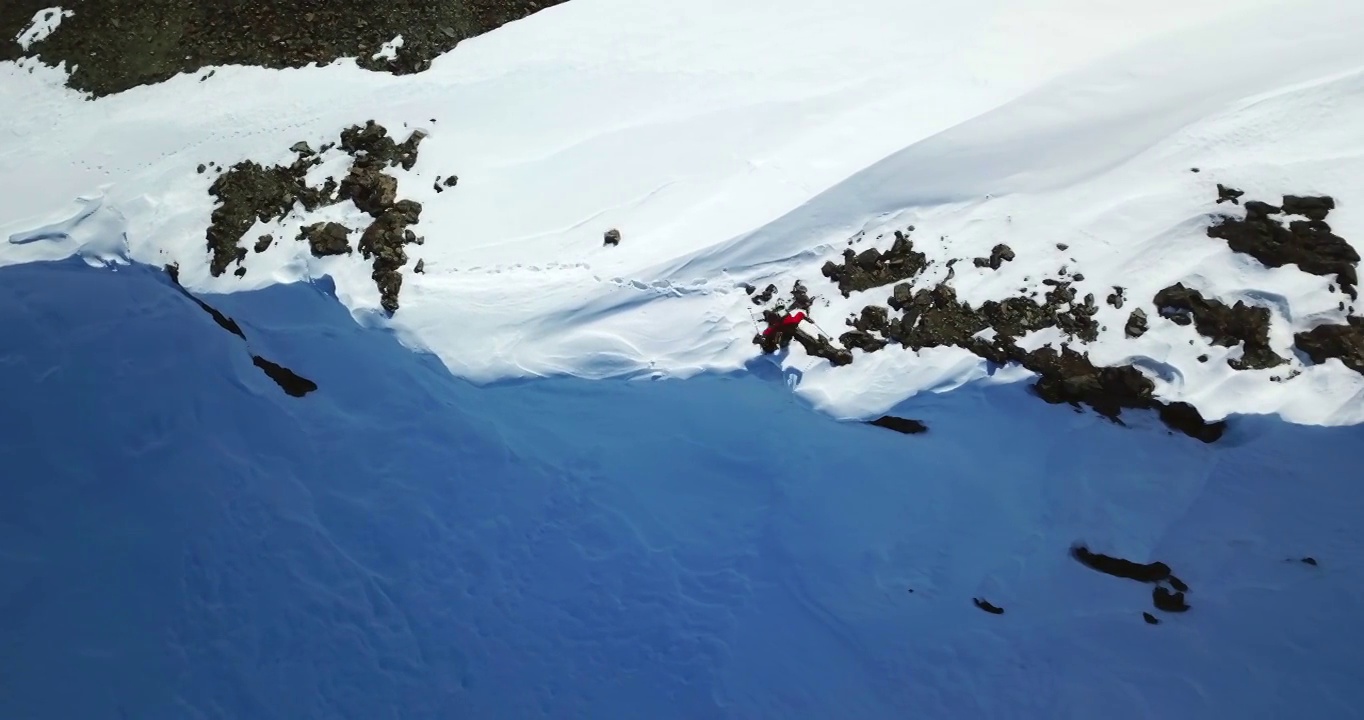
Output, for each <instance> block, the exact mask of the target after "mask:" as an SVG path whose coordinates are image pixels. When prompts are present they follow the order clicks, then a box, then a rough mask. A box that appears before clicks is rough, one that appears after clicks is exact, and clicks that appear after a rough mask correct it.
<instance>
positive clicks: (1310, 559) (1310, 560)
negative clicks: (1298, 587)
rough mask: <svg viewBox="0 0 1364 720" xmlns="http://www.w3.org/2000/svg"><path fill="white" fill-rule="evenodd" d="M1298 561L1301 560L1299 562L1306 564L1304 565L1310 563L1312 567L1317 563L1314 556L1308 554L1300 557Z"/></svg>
mask: <svg viewBox="0 0 1364 720" xmlns="http://www.w3.org/2000/svg"><path fill="white" fill-rule="evenodd" d="M1298 562H1301V563H1303V564H1306V565H1311V566H1313V567H1316V565H1317V559H1316V558H1314V557H1310V556H1309V557H1305V558H1302V559H1301V560H1299V561H1298Z"/></svg>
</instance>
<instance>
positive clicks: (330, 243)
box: [298, 222, 351, 257]
mask: <svg viewBox="0 0 1364 720" xmlns="http://www.w3.org/2000/svg"><path fill="white" fill-rule="evenodd" d="M298 239H300V240H306V241H307V243H308V249H309V250H311V251H312V254H313V257H327V256H328V255H346V254H349V253H350V252H351V248H350V228H348V227H346V226H345V225H342V224H340V223H335V222H329V223H313V224H312V225H307V226H305V227H304V228H303V229H301V230H299V233H298Z"/></svg>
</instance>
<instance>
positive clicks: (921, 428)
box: [867, 415, 928, 435]
mask: <svg viewBox="0 0 1364 720" xmlns="http://www.w3.org/2000/svg"><path fill="white" fill-rule="evenodd" d="M867 424H869V425H875V426H877V427H882V428H885V429H887V430H894V431H895V432H898V433H903V434H905V435H918V434H919V433H925V432H928V426H927V425H925V424H923V423H922V422H920V421H918V420H912V419H910V418H902V417H895V416H894V415H885V416H882V417H879V418H877V419H875V420H871V421H869V422H868V423H867Z"/></svg>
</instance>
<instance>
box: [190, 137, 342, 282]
mask: <svg viewBox="0 0 1364 720" xmlns="http://www.w3.org/2000/svg"><path fill="white" fill-rule="evenodd" d="M315 162H316V158H313V159H311V160H306V159H303V158H300V159H298V160H296V161H295V162H294V163H293V164H292V165H275V166H273V167H268V168H267V167H264V166H262V165H260V164H258V163H255V162H252V161H250V160H245V161H242V162H240V163H237V164H236V165H233V166H232V168H231V169H230V170H228V171H227V172H226V173H224V174H222V175H221V176H219V177H218V178H217V179H216V180H214V181H213V185H212V186H210V187H209V190H208V192H209V194H210V195H212V196H213V197H215V198H217V200H218V206H217V207H215V208H214V210H213V215H212V218H211V221H210V224H209V226H208V231H207V233H206V239H207V242H208V248H209V251H210V252H211V253H212V258H211V260H210V261H209V274H210V275H212V276H213V277H218V276H219V275H222V274H223V272H224V271H226V270H227V266H228V265H230V264H232V263H233V262H237V261H240V260H242V259H243V258H245V257H246V248H243V247H239V245H238V243H239V242H240V241H241V239H242V236H244V235H245V234H246V233H247V231H249V230H250V229H251V226H252V225H254V224H255V223H256V221H257V220H259V221H261V222H269V221H271V220H278V219H280V218H283V217H284V216H285V215H287V214H288V213H289V211H290V210H292V209H293V207H294V204H295V203H302V204H303V205H304V207H305V208H307V209H309V210H312V209H315V208H316V207H318V206H320V205H323V204H327V203H329V202H332V201H333V198H332V197H331V190H332V188H331V187H328V186H325V185H324V186H323V187H322V188H313V187H309V186H308V185H307V183H306V182H305V179H304V176H305V175H306V173H307V172H308V169H309V168H310V167H312V166H313V164H314V163H315Z"/></svg>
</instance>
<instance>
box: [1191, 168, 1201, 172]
mask: <svg viewBox="0 0 1364 720" xmlns="http://www.w3.org/2000/svg"><path fill="white" fill-rule="evenodd" d="M1198 171H1199V170H1198V168H1189V172H1198Z"/></svg>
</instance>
